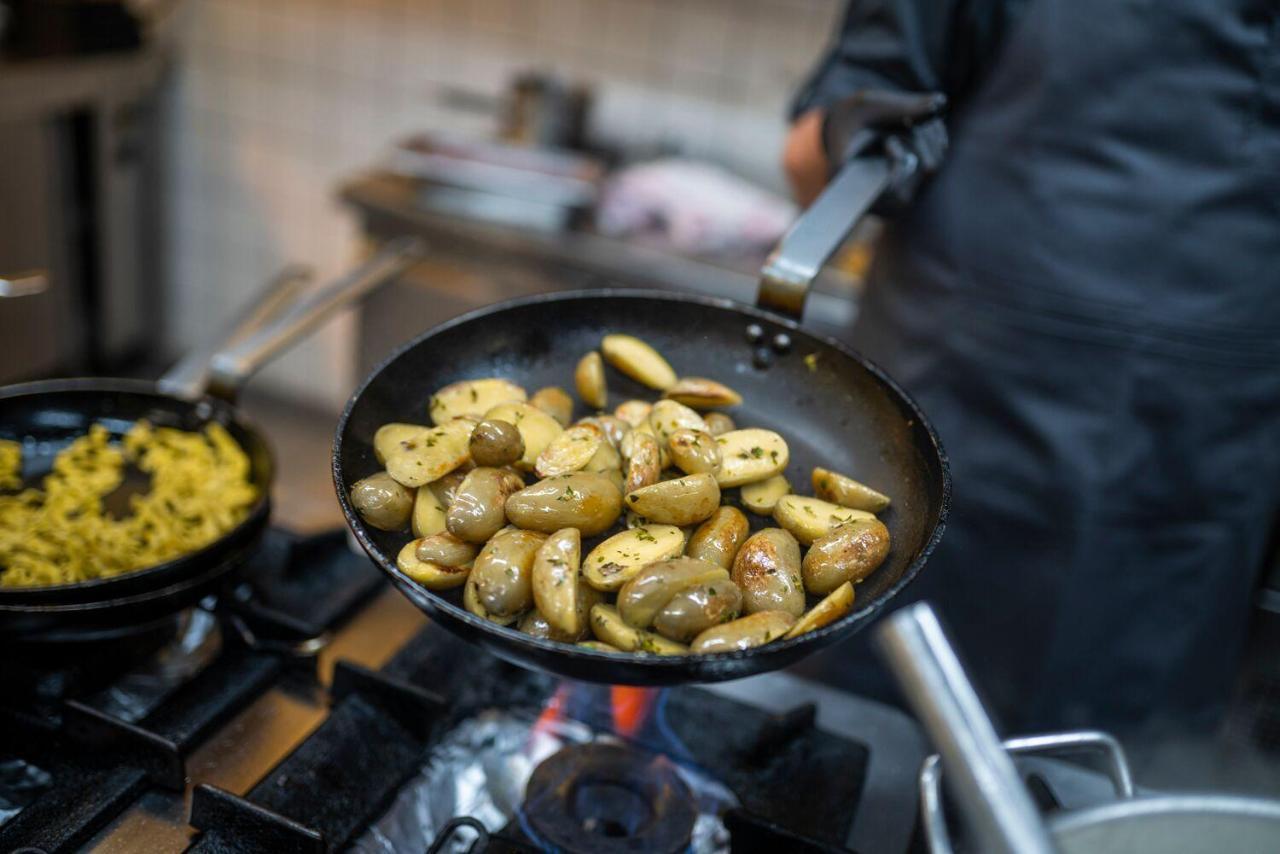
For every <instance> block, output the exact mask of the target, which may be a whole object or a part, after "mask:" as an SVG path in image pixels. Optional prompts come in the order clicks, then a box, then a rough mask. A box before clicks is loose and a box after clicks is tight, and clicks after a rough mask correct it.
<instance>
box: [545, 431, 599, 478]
mask: <svg viewBox="0 0 1280 854" xmlns="http://www.w3.org/2000/svg"><path fill="white" fill-rule="evenodd" d="M604 443H605V441H604V431H603V430H601V429H600V428H599V427H597V426H596V425H595V424H575V425H573V426H572V427H570V428H569V429H568V430H565V431H564V432H563V433H561V434H560V435H559V436H556V437H555V438H554V439H552V440H551V444H549V445H547V447H546V448H544V449H543V451H542V453H541V454H539V455H538V460H537V462H535V463H534V465H533V470H534V471H535V472H536V473H537V475H538V477H554V476H555V475H558V474H570V473H571V472H575V471H579V470H580V469H584V468H586V466H587V463H589V462H591V459H592V457H594V456H595V455H596V452H597V451H599V450H600V446H601V445H602V444H604Z"/></svg>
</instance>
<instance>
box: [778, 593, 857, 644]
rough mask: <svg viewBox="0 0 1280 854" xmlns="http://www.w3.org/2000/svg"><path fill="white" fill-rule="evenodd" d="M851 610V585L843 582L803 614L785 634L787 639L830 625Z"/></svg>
mask: <svg viewBox="0 0 1280 854" xmlns="http://www.w3.org/2000/svg"><path fill="white" fill-rule="evenodd" d="M852 610H853V585H852V584H850V583H849V582H847V581H846V582H845V583H844V584H841V585H840V586H839V587H837V588H836V589H835V590H832V591H831V592H830V593H829V594H827V598H825V599H823V600H822V601H821V602H819V603H818V604H817V605H814V606H813V607H812V608H810V609H809V610H808V611H806V612H805V613H804V616H802V617H801V618H800V619H799V620H797V621H796V624H795V625H794V626H792V627H791V631H789V632H787V635H786V636H787V637H789V638H794V637H798V636H800V635H802V634H804V633H805V632H811V631H813V630H814V629H820V628H822V627H823V626H827V625H830V624H831V623H834V622H835V621H836V620H838V619H840V618H841V617H843V616H844V615H845V614H848V613H849V612H850V611H852Z"/></svg>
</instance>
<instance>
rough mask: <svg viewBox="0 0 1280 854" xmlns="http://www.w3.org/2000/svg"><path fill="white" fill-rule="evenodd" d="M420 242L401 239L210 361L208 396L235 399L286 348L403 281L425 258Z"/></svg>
mask: <svg viewBox="0 0 1280 854" xmlns="http://www.w3.org/2000/svg"><path fill="white" fill-rule="evenodd" d="M422 250H423V244H422V241H421V240H419V239H418V238H416V237H399V238H396V239H395V240H392V241H390V242H389V243H387V244H386V245H385V246H384V247H383V248H382V249H380V250H379V251H378V252H377V253H376V254H375V255H374V256H373V257H372V258H370V259H369V260H368V261H366V262H365V263H363V264H361V265H360V266H359V267H357V268H356V269H354V270H352V271H351V272H349V273H347V274H346V275H345V276H342V277H341V278H339V279H336V280H334V281H333V282H331V283H329V284H327V285H325V286H324V287H322V288H321V289H320V290H318V291H314V292H312V293H310V294H308V295H307V296H306V297H304V298H303V299H302V300H301V301H300V302H298V303H296V304H294V305H293V306H292V307H290V308H289V309H288V310H287V311H285V312H284V314H282V315H279V316H276V317H273V318H272V319H271V320H269V321H268V322H267V323H265V324H263V325H262V326H261V327H260V328H259V329H257V330H255V331H254V332H252V333H251V334H250V335H248V336H247V337H246V338H244V339H243V340H241V341H237V342H236V343H234V344H232V345H231V346H230V347H227V348H225V349H223V350H221V351H220V352H218V353H216V354H215V355H214V356H213V358H212V359H211V360H210V362H209V392H210V393H211V394H215V395H218V396H220V397H225V398H228V399H233V398H234V397H235V395H236V392H238V391H239V389H240V386H241V385H243V384H244V382H245V380H247V379H248V378H249V377H251V376H253V374H254V373H255V372H256V371H257V370H258V369H259V368H261V367H262V366H263V365H264V364H266V363H267V361H268V360H269V359H270V358H271V357H272V356H274V355H275V354H276V353H278V352H280V351H281V350H283V349H284V348H286V347H288V346H289V345H290V344H293V343H294V342H295V341H297V340H298V339H299V338H301V337H302V336H303V335H305V334H306V333H308V332H310V331H311V330H312V329H315V328H316V327H317V326H319V325H320V324H321V323H322V322H324V321H325V320H327V319H328V318H329V317H330V316H331V315H332V314H333V313H334V312H336V311H337V310H338V309H340V308H342V307H344V306H346V305H348V304H350V303H352V302H355V301H357V300H359V299H361V298H363V297H364V296H365V295H367V294H368V293H370V292H371V291H373V290H374V289H375V288H377V287H379V286H380V285H383V284H385V283H386V282H389V281H391V280H392V279H394V278H396V277H397V276H399V275H400V274H401V273H403V272H404V271H405V270H407V269H408V268H409V267H410V266H412V265H413V264H414V263H415V262H416V261H417V260H418V259H419V258H421V257H422Z"/></svg>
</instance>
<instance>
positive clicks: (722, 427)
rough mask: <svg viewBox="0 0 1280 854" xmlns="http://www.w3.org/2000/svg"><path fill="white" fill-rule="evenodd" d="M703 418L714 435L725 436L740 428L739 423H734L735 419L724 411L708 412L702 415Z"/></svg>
mask: <svg viewBox="0 0 1280 854" xmlns="http://www.w3.org/2000/svg"><path fill="white" fill-rule="evenodd" d="M702 420H703V421H705V422H706V424H707V432H708V433H710V434H711V435H712V436H723V435H724V434H725V433H729V432H731V431H733V430H737V429H738V425H737V424H734V423H733V419H732V418H730V417H729V416H728V415H725V414H724V413H723V412H708V413H707V414H706V415H704V416H702Z"/></svg>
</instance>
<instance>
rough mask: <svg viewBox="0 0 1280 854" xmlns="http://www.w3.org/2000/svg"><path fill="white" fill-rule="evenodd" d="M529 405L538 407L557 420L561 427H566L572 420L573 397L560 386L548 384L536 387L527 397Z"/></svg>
mask: <svg viewBox="0 0 1280 854" xmlns="http://www.w3.org/2000/svg"><path fill="white" fill-rule="evenodd" d="M529 405H530V406H536V407H538V408H539V409H541V410H542V411H543V412H545V413H547V414H548V415H550V416H551V417H552V418H554V419H555V420H557V421H559V422H560V426H561V427H568V426H569V422H570V421H572V420H573V398H572V397H569V392H567V391H565V390H564V389H562V388H560V386H556V385H549V386H547V387H546V388H540V389H538V390H537V391H535V392H534V393H533V397H531V398H529Z"/></svg>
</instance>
